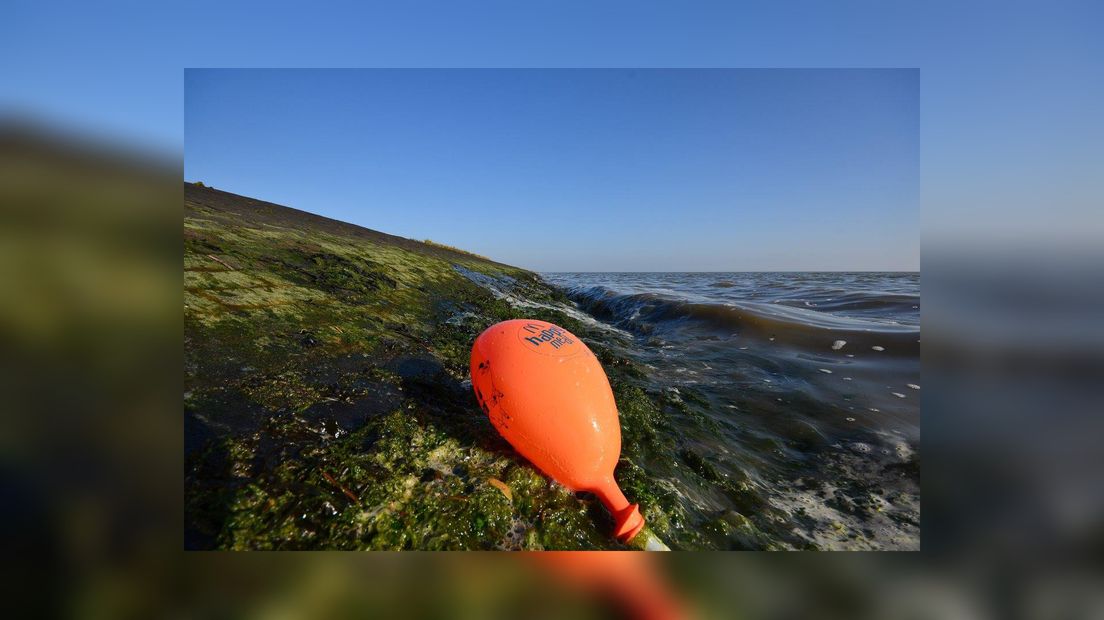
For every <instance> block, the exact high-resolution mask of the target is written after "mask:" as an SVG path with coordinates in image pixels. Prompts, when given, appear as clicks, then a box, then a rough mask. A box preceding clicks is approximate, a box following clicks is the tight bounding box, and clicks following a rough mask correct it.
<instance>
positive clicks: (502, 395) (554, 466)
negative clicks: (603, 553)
mask: <svg viewBox="0 0 1104 620" xmlns="http://www.w3.org/2000/svg"><path fill="white" fill-rule="evenodd" d="M471 377H472V388H473V389H474V390H475V396H476V398H477V399H478V400H479V406H480V407H482V408H483V412H484V413H486V414H487V416H488V417H489V418H490V419H491V424H493V425H494V427H495V428H496V429H498V432H499V433H500V434H501V435H502V436H503V437H504V438H506V441H508V442H510V445H512V446H513V447H514V449H515V450H517V451H518V452H520V453H521V455H522V456H524V457H525V458H527V459H529V461H530V462H531V463H533V464H534V465H536V466H537V467H538V468H539V469H540V470H541V471H543V472H544V473H546V474H548V475H549V476H551V477H552V478H553V479H555V480H556V481H557V482H559V483H560V484H562V485H564V486H565V487H567V488H569V489H571V490H572V491H589V492H591V493H594V494H595V495H597V496H598V498H599V499H600V500H602V503H603V504H605V505H606V508H607V509H609V511H610V514H611V515H613V519H614V521H615V523H616V526H615V527H614V535H615V536H616V537H617V538H618V540H620V541H622V542H628V541H629V540H631V539H632V538H633V536H636V534H637V533H638V532H640V530H641V529H642V528H643V527H644V517H642V516H641V515H640V506H639V504H631V505H630V504H629V501H628V500H627V499H625V495H624V493H622V492H621V489H620V488H619V487H618V486H617V482H616V481H615V480H614V478H613V469H614V467H615V466H616V465H617V459H618V458H619V457H620V456H621V425H620V423H619V422H618V418H617V403H616V402H615V401H614V399H613V391H612V390H611V389H610V385H609V379H607V378H606V373H605V371H603V370H602V365H601V364H600V363H598V359H597V358H596V357H595V356H594V353H592V352H591V350H590V349H589V348H587V346H586V345H585V344H583V341H582V340H580V339H579V337H578V336H575V335H574V334H572V333H571V332H569V331H567V330H566V329H564V328H562V327H558V326H556V325H553V324H551V323H546V322H544V321H537V320H529V319H516V320H513V321H504V322H502V323H498V324H497V325H492V326H491V327H489V328H488V329H487V330H486V331H484V332H483V333H482V334H480V335H479V337H478V338H476V339H475V344H474V345H473V346H472V353H471Z"/></svg>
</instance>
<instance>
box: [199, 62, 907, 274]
mask: <svg viewBox="0 0 1104 620" xmlns="http://www.w3.org/2000/svg"><path fill="white" fill-rule="evenodd" d="M918 87H919V73H918V71H916V70H908V69H899V70H892V69H890V70H784V69H783V70H619V69H610V70H329V71H325V70H313V71H311V70H282V71H281V70H253V71H250V70H234V71H229V70H190V71H188V73H187V75H186V77H185V92H186V107H185V115H186V126H185V178H187V179H189V180H202V181H204V182H205V183H208V184H211V185H214V186H215V187H219V188H224V189H226V190H228V191H233V192H237V193H241V194H245V195H249V196H254V197H258V198H264V199H267V200H271V201H273V202H278V203H281V204H286V205H289V206H294V207H297V208H301V209H305V210H308V211H312V212H315V213H320V214H323V215H327V216H329V217H333V218H336V219H340V220H344V221H349V222H353V223H357V224H361V225H363V226H367V227H370V228H376V229H380V230H384V231H387V232H391V233H395V234H400V235H404V236H409V237H414V238H419V239H424V238H430V239H434V240H437V241H441V242H444V243H448V244H450V245H455V246H458V247H463V248H468V249H471V250H473V251H476V252H479V253H481V254H486V255H488V256H491V257H494V258H496V259H498V260H501V261H504V262H507V263H511V264H516V265H521V266H524V267H528V268H531V269H535V270H539V271H728V270H732V271H743V270H747V271H754V270H916V269H918V268H919V261H920V248H919V237H920V231H919V212H918V209H919V207H918V173H919V161H918V157H919V144H918V136H919V128H918V106H919V91H918Z"/></svg>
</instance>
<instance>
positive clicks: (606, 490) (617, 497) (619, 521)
mask: <svg viewBox="0 0 1104 620" xmlns="http://www.w3.org/2000/svg"><path fill="white" fill-rule="evenodd" d="M594 494H595V495H597V496H598V499H600V500H602V503H603V504H605V505H606V508H607V509H608V510H609V511H610V515H612V516H613V523H614V526H613V535H614V536H616V537H617V540H619V541H621V542H623V543H627V542H629V541H630V540H632V539H633V536H636V535H637V534H639V533H640V530H642V529H644V517H643V516H641V514H640V504H630V503H629V500H627V499H625V494H624V493H622V492H621V489H620V488H619V487H618V486H617V483H616V482H614V481H613V480H608V481H606V482H605V483H604V484H603V485H602V486H601V487H599V488H597V489H594Z"/></svg>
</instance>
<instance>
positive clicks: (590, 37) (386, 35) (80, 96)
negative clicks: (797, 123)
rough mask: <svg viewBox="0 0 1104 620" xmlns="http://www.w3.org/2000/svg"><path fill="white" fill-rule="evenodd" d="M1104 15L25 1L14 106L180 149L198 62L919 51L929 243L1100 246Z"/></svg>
mask: <svg viewBox="0 0 1104 620" xmlns="http://www.w3.org/2000/svg"><path fill="white" fill-rule="evenodd" d="M1101 23H1104V3H1101V2H1097V1H1095V0H1073V1H1058V2H1024V1H1019V0H1014V1H1007V0H1001V1H995V0H990V1H981V2H970V3H963V2H955V1H949V0H948V1H940V0H933V1H929V2H913V3H908V2H869V1H868V0H840V1H838V2H823V1H821V0H796V1H795V0H777V1H775V2H765V3H754V4H751V3H739V2H730V1H727V0H725V1H706V0H703V1H696V2H691V3H672V2H649V1H647V0H635V1H624V0H609V1H608V2H601V3H596V2H593V1H591V0H560V1H557V2H548V3H520V2H516V1H512V0H484V1H481V2H478V3H456V2H428V1H426V0H411V1H409V2H402V3H396V2H387V3H383V2H366V1H358V2H327V3H325V5H324V6H323V5H319V7H318V8H307V7H306V6H305V5H303V4H302V3H293V2H284V1H281V0H269V1H267V2H264V3H259V2H245V1H243V2H235V3H226V2H211V1H208V0H195V1H193V2H189V3H187V4H186V5H185V4H182V3H172V2H168V3H135V2H102V3H95V4H91V3H82V2H71V1H57V2H31V1H29V0H12V1H10V2H8V3H7V4H5V12H4V19H3V20H0V75H3V76H4V81H3V84H2V85H0V115H12V114H15V115H19V116H21V117H30V118H34V119H38V120H40V121H41V122H47V123H50V124H51V125H55V126H62V127H67V128H70V129H71V130H75V131H79V132H81V133H85V134H95V135H99V136H103V137H107V138H109V139H111V140H114V141H116V142H121V143H125V144H128V145H132V146H134V147H138V148H142V149H147V150H153V151H156V152H160V153H167V154H169V155H170V156H173V157H180V156H181V155H182V153H183V150H184V71H183V70H184V68H185V67H772V68H777V67H833V68H855V67H858V68H871V67H883V68H893V67H919V68H920V75H921V78H920V79H921V84H920V145H921V147H920V158H921V170H920V175H921V176H920V184H921V193H920V205H921V206H920V211H921V213H922V217H921V222H920V229H921V237H922V239H923V243H924V244H925V247H928V246H929V245H930V244H931V243H933V242H938V243H951V244H955V245H959V246H969V247H978V246H979V245H984V244H990V245H992V244H1000V245H1005V244H1007V243H1008V242H1010V241H1011V242H1015V243H1024V244H1034V245H1043V246H1051V247H1063V248H1064V247H1068V246H1069V245H1070V244H1071V242H1079V243H1082V244H1089V245H1090V247H1097V246H1098V245H1099V242H1098V241H1099V236H1100V234H1101V231H1102V230H1104V218H1102V216H1101V212H1100V209H1099V197H1100V196H1101V195H1104V175H1101V174H1099V170H1100V169H1101V167H1102V166H1104V123H1100V122H1099V110H1100V109H1104V80H1101V79H1100V78H1099V76H1100V58H1104V37H1101V36H1100V32H1099V30H1100V27H1099V25H1100V24H1101ZM303 206H306V205H303Z"/></svg>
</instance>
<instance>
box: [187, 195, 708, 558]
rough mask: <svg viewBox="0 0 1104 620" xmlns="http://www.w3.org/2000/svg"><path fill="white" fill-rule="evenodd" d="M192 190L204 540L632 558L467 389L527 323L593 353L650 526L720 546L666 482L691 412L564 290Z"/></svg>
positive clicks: (194, 481) (196, 480)
mask: <svg viewBox="0 0 1104 620" xmlns="http://www.w3.org/2000/svg"><path fill="white" fill-rule="evenodd" d="M185 197H186V201H185V226H184V270H185V272H184V276H185V278H184V280H185V281H184V297H185V299H184V303H185V317H184V318H185V321H184V325H185V333H184V338H185V446H186V515H187V536H186V543H187V545H188V546H189V547H192V548H223V549H621V548H626V547H624V546H622V545H620V544H619V543H617V542H616V541H615V540H614V539H613V538H612V537H611V535H610V534H611V531H612V527H613V523H612V520H611V518H610V517H609V515H608V513H607V512H606V511H605V509H604V508H603V507H602V506H601V504H600V503H599V502H598V501H597V500H596V499H594V498H593V497H592V496H589V495H588V494H574V493H571V492H569V491H568V490H567V489H565V488H563V487H561V486H560V485H558V484H556V483H554V482H552V481H551V480H549V479H547V478H546V477H544V476H543V475H541V474H540V473H539V472H537V471H536V470H534V469H533V468H532V467H531V466H530V465H529V464H528V463H527V462H525V461H524V459H522V458H521V457H519V456H518V455H517V454H516V453H515V452H513V450H512V449H511V448H510V446H509V445H508V444H506V442H505V441H504V440H502V438H501V437H499V436H498V434H497V433H496V432H495V431H494V429H493V427H491V425H490V424H489V422H488V421H487V419H486V417H485V416H484V415H483V414H482V412H481V411H480V409H479V407H478V405H477V404H476V402H475V400H474V397H473V396H472V394H471V390H470V388H468V387H467V384H466V383H465V380H466V379H467V375H468V357H469V353H470V347H471V343H472V341H473V340H474V338H475V337H476V336H477V335H478V334H479V333H480V332H482V331H483V330H484V329H486V328H487V327H488V326H490V325H492V324H494V323H496V322H498V321H502V320H506V319H511V318H522V317H527V318H538V319H542V320H547V321H550V322H553V323H556V324H559V325H562V326H563V327H565V328H567V329H569V330H571V331H572V332H574V333H576V334H578V335H580V336H581V337H583V338H584V339H586V341H587V342H588V343H590V344H591V348H592V349H593V350H594V351H595V354H596V355H597V356H598V358H599V360H600V361H602V363H603V365H604V366H605V367H606V369H607V371H608V373H609V376H610V381H611V385H612V386H613V388H614V391H615V395H616V396H617V400H618V404H619V408H620V413H621V418H622V429H623V450H622V459H621V461H620V463H619V464H618V469H617V476H618V479H619V480H620V482H621V484H622V487H623V489H624V491H625V494H626V496H627V497H628V498H629V500H630V501H633V502H638V503H640V504H641V510H642V512H643V514H644V516H645V518H646V519H647V521H648V524H649V528H650V529H649V532H654V533H655V534H656V535H658V536H660V537H661V538H665V539H666V540H668V541H669V542H670V541H671V540H679V541H682V542H684V543H685V544H686V545H689V546H702V545H704V544H705V543H704V541H703V540H701V539H700V538H696V537H695V536H696V535H695V534H693V533H691V532H687V531H686V527H687V525H686V524H687V523H688V517H687V514H686V512H685V510H684V509H683V508H682V507H681V505H680V502H679V497H678V493H677V492H676V491H675V489H674V487H673V485H671V484H670V483H669V482H667V481H665V480H662V479H660V478H659V477H658V476H656V475H654V474H652V473H650V472H652V471H653V469H655V471H667V472H668V473H670V472H671V467H672V466H673V465H672V462H673V458H672V457H671V456H670V455H671V454H674V453H675V452H676V450H675V444H674V442H673V441H672V440H671V439H670V437H671V433H670V432H669V428H668V426H667V423H666V421H665V416H666V415H668V414H669V410H672V409H673V408H676V406H675V405H674V404H672V403H671V402H667V401H665V400H664V399H663V397H662V395H657V394H649V393H648V392H646V391H645V390H644V389H643V388H642V387H641V385H640V384H639V380H640V379H641V378H642V377H643V371H642V369H641V368H640V367H638V366H637V365H636V364H634V363H633V362H631V361H629V360H628V359H626V358H624V357H623V356H619V355H617V354H616V353H615V352H614V351H613V350H612V349H610V348H609V347H606V346H604V345H603V344H602V343H601V339H600V338H597V337H591V336H594V334H593V333H592V332H593V330H592V328H591V327H589V326H588V325H585V324H583V323H581V322H580V321H578V320H576V319H574V318H573V317H571V316H569V315H568V314H566V313H564V312H560V311H558V310H555V309H554V305H553V304H555V303H557V302H558V303H562V302H563V301H564V300H565V298H564V296H563V293H562V292H560V291H559V290H558V289H554V288H552V287H549V286H547V285H546V284H544V283H543V281H541V280H540V279H539V278H538V277H537V276H536V275H535V274H532V273H530V272H526V271H524V270H521V269H517V268H514V267H510V266H507V265H501V264H498V263H494V262H491V261H489V260H486V259H482V258H480V257H477V256H474V255H470V254H466V253H462V252H457V251H454V250H452V249H450V248H447V247H442V246H438V245H432V246H431V245H425V244H422V243H419V242H414V241H410V240H406V239H401V238H398V237H392V236H390V235H385V234H382V233H376V232H374V231H368V230H365V229H361V228H358V227H355V226H351V225H347V224H341V223H338V222H334V221H332V220H326V219H325V218H319V217H317V216H312V215H309V214H305V213H302V212H298V211H294V210H291V209H286V208H283V207H278V206H276V205H270V204H268V203H261V202H259V201H254V200H251V199H247V198H243V197H240V196H234V195H233V194H227V193H225V192H219V191H215V190H211V189H208V188H202V187H196V186H186V191H185ZM465 272H467V273H465ZM483 278H489V279H490V280H488V282H490V283H491V284H492V286H487V285H485V284H486V283H485V282H482V279H483ZM492 480H493V481H494V483H492V482H491V481H492ZM503 487H505V489H507V490H508V493H507V492H505V491H504V490H503Z"/></svg>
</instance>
